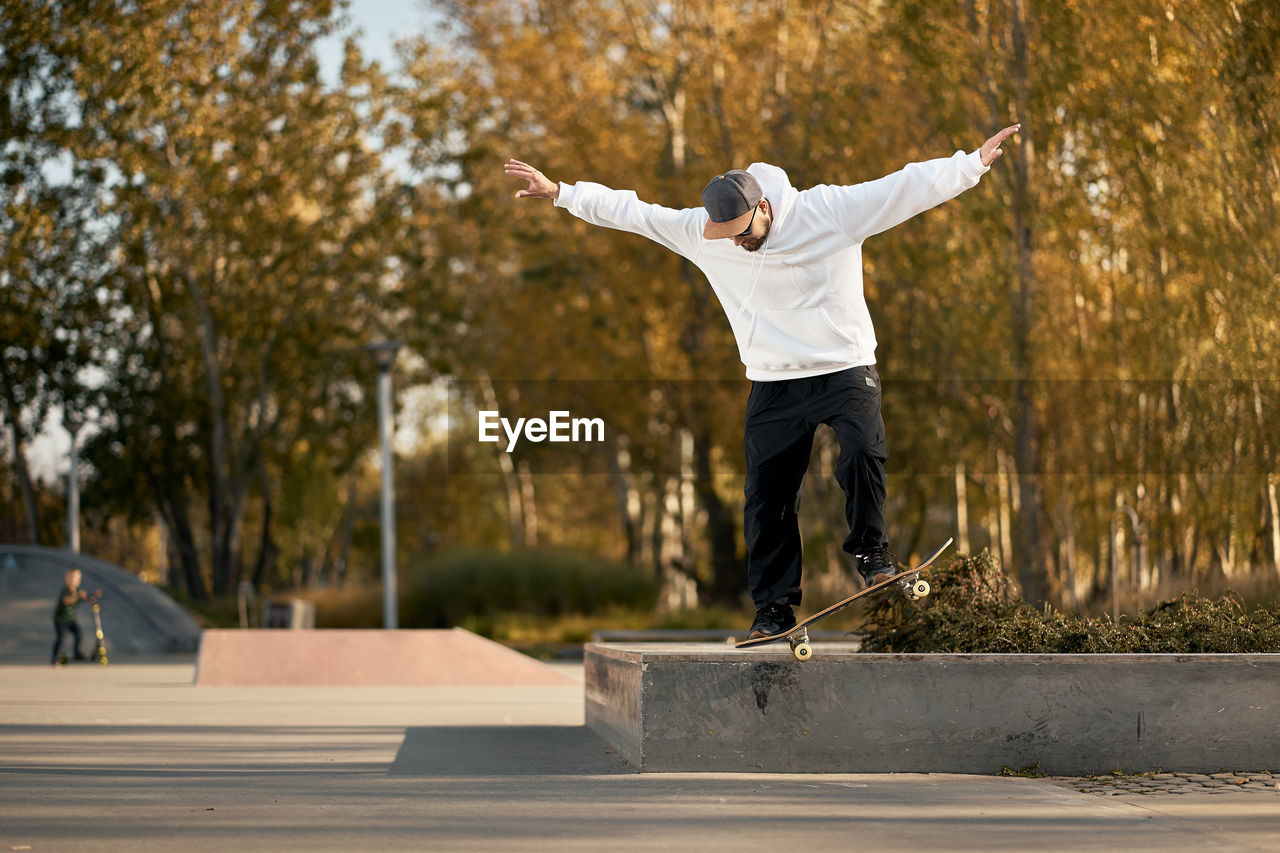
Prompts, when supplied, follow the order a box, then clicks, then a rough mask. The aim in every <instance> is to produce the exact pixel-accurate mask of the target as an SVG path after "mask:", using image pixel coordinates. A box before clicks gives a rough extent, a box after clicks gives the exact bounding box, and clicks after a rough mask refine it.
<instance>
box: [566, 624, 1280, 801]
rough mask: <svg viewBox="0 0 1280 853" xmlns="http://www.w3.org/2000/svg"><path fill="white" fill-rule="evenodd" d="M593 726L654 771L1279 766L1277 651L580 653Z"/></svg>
mask: <svg viewBox="0 0 1280 853" xmlns="http://www.w3.org/2000/svg"><path fill="white" fill-rule="evenodd" d="M585 666H586V721H587V725H588V726H589V727H591V728H592V729H593V730H594V731H596V732H597V734H599V735H600V736H601V737H602V738H603V739H604V740H606V741H607V742H608V743H610V744H611V745H612V746H613V747H614V748H615V749H617V750H618V751H619V752H620V753H621V754H622V755H623V756H625V757H626V758H627V760H628V761H630V762H631V763H632V764H633V765H634V766H636V767H637V768H639V769H641V770H657V771H755V772H815V771H821V772H845V773H868V772H869V773H884V772H928V773H980V774H991V773H998V772H1000V771H1001V769H1002V768H1012V769H1014V770H1017V769H1020V768H1030V767H1035V768H1036V769H1037V771H1038V772H1041V773H1046V774H1052V775H1062V776H1084V775H1088V774H1092V773H1110V772H1112V771H1113V770H1116V769H1120V770H1123V771H1124V772H1125V773H1137V772H1142V771H1157V770H1159V769H1161V768H1167V767H1176V768H1178V769H1179V770H1182V771H1186V772H1196V773H1216V772H1219V771H1221V770H1222V769H1223V768H1245V767H1250V768H1257V767H1263V768H1265V767H1276V766H1280V741H1277V739H1276V738H1275V731H1276V730H1277V726H1278V724H1280V655H878V654H856V653H853V652H849V651H841V650H837V649H832V648H830V647H818V649H817V654H816V657H815V659H814V660H813V661H811V662H809V663H803V664H802V663H798V662H797V661H795V660H794V658H792V657H791V655H790V654H789V652H788V651H787V649H786V647H785V646H783V647H782V650H781V651H763V650H762V651H758V652H743V651H734V650H727V651H726V650H725V649H724V648H723V647H699V646H685V647H682V648H679V649H676V648H672V647H670V646H665V647H664V646H652V645H650V646H643V645H637V646H630V647H615V646H602V645H599V644H591V645H588V646H587V648H586V654H585Z"/></svg>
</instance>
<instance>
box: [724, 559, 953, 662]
mask: <svg viewBox="0 0 1280 853" xmlns="http://www.w3.org/2000/svg"><path fill="white" fill-rule="evenodd" d="M952 541H953V540H952V539H948V540H947V541H946V542H943V543H942V547H940V548H939V549H938V550H936V551H934V552H933V553H932V554H930V555H929V556H928V557H927V558H926V559H925V561H924V562H923V563H921V564H920V565H918V566H916V567H915V568H913V569H907V570H906V571H904V572H899V573H898V574H896V575H894V576H893V577H891V578H889V579H888V580H883V581H880V583H878V584H875V585H873V586H869V587H867V588H866V589H864V590H862V591H860V592H855V593H854V594H853V595H851V596H849V597H848V598H846V599H843V600H841V601H837V602H836V603H835V604H833V605H831V606H830V607H828V608H826V609H825V610H819V611H818V612H817V613H815V614H813V615H812V616H809V617H807V618H805V619H802V620H800V621H799V622H797V623H796V624H795V627H794V628H792V629H791V630H789V631H783V632H782V633H781V634H772V635H770V636H768V637H757V638H756V639H754V640H743V641H742V642H740V643H735V644H734V646H733V647H734V648H735V649H749V648H753V647H754V646H766V645H768V644H769V643H776V642H778V641H779V640H783V639H785V640H786V641H787V642H789V643H790V644H791V653H792V654H793V655H795V656H796V660H798V661H800V662H801V663H803V662H805V661H807V660H810V659H811V658H812V657H813V646H811V645H809V626H810V625H813V624H815V623H817V622H821V621H822V620H823V619H826V618H827V617H828V616H831V615H833V614H836V613H839V612H840V611H841V610H844V609H845V608H846V607H848V606H849V605H850V604H853V603H854V602H855V601H857V600H858V599H859V598H862V597H863V596H867V595H871V594H872V593H873V592H879V591H880V590H882V589H886V588H888V587H890V586H893V585H895V584H897V585H899V586H901V587H902V590H903V592H905V593H906V595H907V598H909V599H911V600H912V601H916V600H917V599H921V598H924V597H925V596H926V595H928V594H929V582H928V581H923V580H920V572H921V571H923V570H924V569H926V568H928V567H929V565H930V564H932V563H933V561H934V560H936V559H938V558H939V557H940V556H942V552H943V551H945V550H947V548H948V547H950V545H951V543H952Z"/></svg>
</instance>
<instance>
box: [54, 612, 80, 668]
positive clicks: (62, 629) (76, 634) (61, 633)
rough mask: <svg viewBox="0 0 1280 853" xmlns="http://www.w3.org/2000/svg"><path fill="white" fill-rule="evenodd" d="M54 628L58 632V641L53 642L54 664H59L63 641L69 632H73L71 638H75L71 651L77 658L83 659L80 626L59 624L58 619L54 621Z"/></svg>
mask: <svg viewBox="0 0 1280 853" xmlns="http://www.w3.org/2000/svg"><path fill="white" fill-rule="evenodd" d="M53 628H54V630H55V631H57V632H58V639H56V640H54V641H53V662H54V663H57V662H58V653H59V652H60V651H61V650H62V640H63V638H65V637H66V635H67V632H68V631H70V632H71V636H72V637H73V638H74V644H73V647H72V649H71V651H72V652H74V653H75V656H76V657H83V655H82V654H81V652H80V626H79V624H77V623H75V622H59V621H58V620H57V619H54V620H53Z"/></svg>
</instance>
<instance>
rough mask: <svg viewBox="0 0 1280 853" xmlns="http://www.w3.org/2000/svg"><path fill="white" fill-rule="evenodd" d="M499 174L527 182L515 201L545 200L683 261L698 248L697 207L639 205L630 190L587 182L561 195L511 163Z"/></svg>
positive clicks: (703, 217) (556, 186) (553, 184)
mask: <svg viewBox="0 0 1280 853" xmlns="http://www.w3.org/2000/svg"><path fill="white" fill-rule="evenodd" d="M502 171H503V172H505V173H506V174H508V175H511V176H512V177H515V178H519V179H520V180H522V181H528V182H529V186H528V188H527V189H523V190H518V191H516V194H515V197H516V198H518V199H520V198H549V199H551V200H552V201H553V202H554V203H555V205H556V207H563V208H564V209H566V210H568V211H569V212H570V213H572V214H573V215H574V216H576V217H578V218H579V219H581V220H583V221H584V222H590V223H591V224H592V225H601V226H604V227H606V228H616V229H617V230H619V231H630V232H631V233H633V234H639V235H641V236H643V237H648V238H649V239H650V240H653V241H654V242H656V243H660V244H662V245H663V246H666V247H667V248H668V249H670V250H671V251H673V252H676V253H677V254H680V255H683V256H684V257H686V258H690V259H692V258H693V257H694V256H695V255H696V254H697V252H698V249H699V248H701V246H702V242H703V241H702V226H703V225H705V224H706V221H707V214H706V211H704V210H703V209H702V208H701V207H698V208H692V209H685V210H672V209H670V208H666V207H661V206H659V205H656V204H647V203H645V202H642V201H640V199H639V198H638V197H637V196H636V194H635V192H634V191H632V190H613V189H610V188H609V187H606V186H602V185H600V184H593V183H590V182H589V181H579V182H577V183H575V184H564V186H563V190H564V191H563V192H561V184H560V183H559V182H557V181H553V180H551V179H549V178H548V177H547V176H546V175H544V174H542V173H541V172H539V171H538V170H537V169H535V168H533V167H532V166H530V165H529V164H528V163H525V162H522V161H520V160H515V159H511V160H508V161H507V162H506V163H504V164H503V167H502Z"/></svg>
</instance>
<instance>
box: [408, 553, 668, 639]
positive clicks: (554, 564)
mask: <svg viewBox="0 0 1280 853" xmlns="http://www.w3.org/2000/svg"><path fill="white" fill-rule="evenodd" d="M405 578H406V580H405V585H404V586H405V588H404V591H403V593H402V595H401V599H400V622H401V625H402V626H404V627H406V628H447V627H452V626H455V625H457V626H462V627H466V628H469V629H470V630H473V631H476V632H477V633H482V634H486V635H490V636H491V635H492V634H493V626H494V625H495V624H498V623H499V622H504V621H509V620H507V618H506V617H509V616H511V615H513V614H517V615H519V616H521V617H522V618H527V619H534V620H539V619H558V618H561V617H565V616H572V615H590V614H593V613H597V612H600V611H604V610H611V609H619V608H626V609H640V610H644V611H649V610H651V609H652V608H653V606H654V604H655V603H656V602H657V598H658V583H657V581H656V580H654V579H653V578H652V577H650V576H649V575H648V574H647V573H645V572H643V571H642V570H640V569H637V568H634V567H632V566H627V565H620V564H616V563H609V562H606V561H602V560H600V559H598V558H595V557H586V556H577V555H571V554H563V553H556V552H551V551H510V552H505V551H493V550H479V549H459V550H455V551H450V552H447V553H445V554H444V555H442V556H440V557H436V558H433V559H430V560H425V561H421V562H419V563H416V564H414V565H411V566H410V567H409V568H408V570H407V571H406V572H405Z"/></svg>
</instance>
